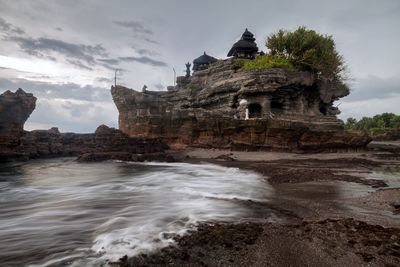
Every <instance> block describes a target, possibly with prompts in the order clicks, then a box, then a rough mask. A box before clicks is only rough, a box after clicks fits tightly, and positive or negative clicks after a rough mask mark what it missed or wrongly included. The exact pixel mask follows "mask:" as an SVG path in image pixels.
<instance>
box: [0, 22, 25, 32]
mask: <svg viewBox="0 0 400 267" xmlns="http://www.w3.org/2000/svg"><path fill="white" fill-rule="evenodd" d="M0 31H2V32H4V33H9V34H23V33H25V32H24V30H23V29H21V28H20V27H17V26H14V25H12V24H11V23H8V22H7V21H6V20H5V19H3V18H0Z"/></svg>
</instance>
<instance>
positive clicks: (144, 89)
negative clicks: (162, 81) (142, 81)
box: [142, 85, 147, 93]
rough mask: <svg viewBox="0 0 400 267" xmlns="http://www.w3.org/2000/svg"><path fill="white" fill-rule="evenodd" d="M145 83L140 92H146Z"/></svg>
mask: <svg viewBox="0 0 400 267" xmlns="http://www.w3.org/2000/svg"><path fill="white" fill-rule="evenodd" d="M146 89H147V85H143V88H142V92H143V93H146Z"/></svg>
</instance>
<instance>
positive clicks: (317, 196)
mask: <svg viewBox="0 0 400 267" xmlns="http://www.w3.org/2000/svg"><path fill="white" fill-rule="evenodd" d="M175 156H179V157H180V158H181V159H182V160H184V161H188V162H192V163H195V162H212V163H216V164H221V165H224V166H229V167H238V168H242V169H246V170H252V171H255V172H258V173H261V174H263V175H264V176H265V178H266V182H268V183H269V184H271V185H272V186H273V188H274V192H275V193H274V196H273V197H272V198H271V199H270V201H268V203H266V204H262V205H260V204H259V203H252V202H249V203H247V205H249V208H252V209H254V210H256V211H257V212H260V213H263V212H265V213H266V214H267V213H268V214H269V217H270V212H273V213H275V214H276V215H277V217H278V218H280V220H279V219H277V220H275V221H272V222H271V221H257V222H245V223H243V222H238V223H237V224H212V223H209V224H203V225H200V226H199V227H198V230H197V231H195V232H192V233H191V234H189V235H185V236H183V237H177V238H176V245H175V246H170V247H167V248H164V249H162V250H161V251H158V252H155V253H151V254H141V255H139V256H136V257H134V258H130V259H128V258H127V257H125V258H123V259H121V261H120V262H119V263H118V264H117V265H118V266H165V265H168V266H400V212H399V209H400V157H399V155H398V154H397V152H387V151H385V152H382V151H379V150H375V151H369V152H359V153H324V154H292V153H275V152H235V151H227V150H204V149H195V150H187V151H184V152H180V154H179V155H178V154H176V155H175ZM258 217H259V216H258ZM266 217H267V216H266Z"/></svg>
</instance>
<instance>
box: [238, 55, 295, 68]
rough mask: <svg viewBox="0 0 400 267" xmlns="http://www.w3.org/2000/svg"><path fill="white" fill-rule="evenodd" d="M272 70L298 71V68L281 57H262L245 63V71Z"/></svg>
mask: <svg viewBox="0 0 400 267" xmlns="http://www.w3.org/2000/svg"><path fill="white" fill-rule="evenodd" d="M271 68H281V69H287V70H291V71H294V70H296V68H295V67H294V66H293V64H292V63H291V62H290V61H289V60H288V59H287V58H284V57H280V56H272V55H262V56H258V57H256V58H255V59H254V60H246V61H245V62H244V63H243V69H244V70H259V69H271Z"/></svg>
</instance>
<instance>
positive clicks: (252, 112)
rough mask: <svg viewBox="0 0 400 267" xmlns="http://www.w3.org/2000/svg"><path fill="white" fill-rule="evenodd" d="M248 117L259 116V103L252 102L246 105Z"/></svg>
mask: <svg viewBox="0 0 400 267" xmlns="http://www.w3.org/2000/svg"><path fill="white" fill-rule="evenodd" d="M248 109H249V118H261V105H260V104H258V103H252V104H250V105H249V107H248Z"/></svg>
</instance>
